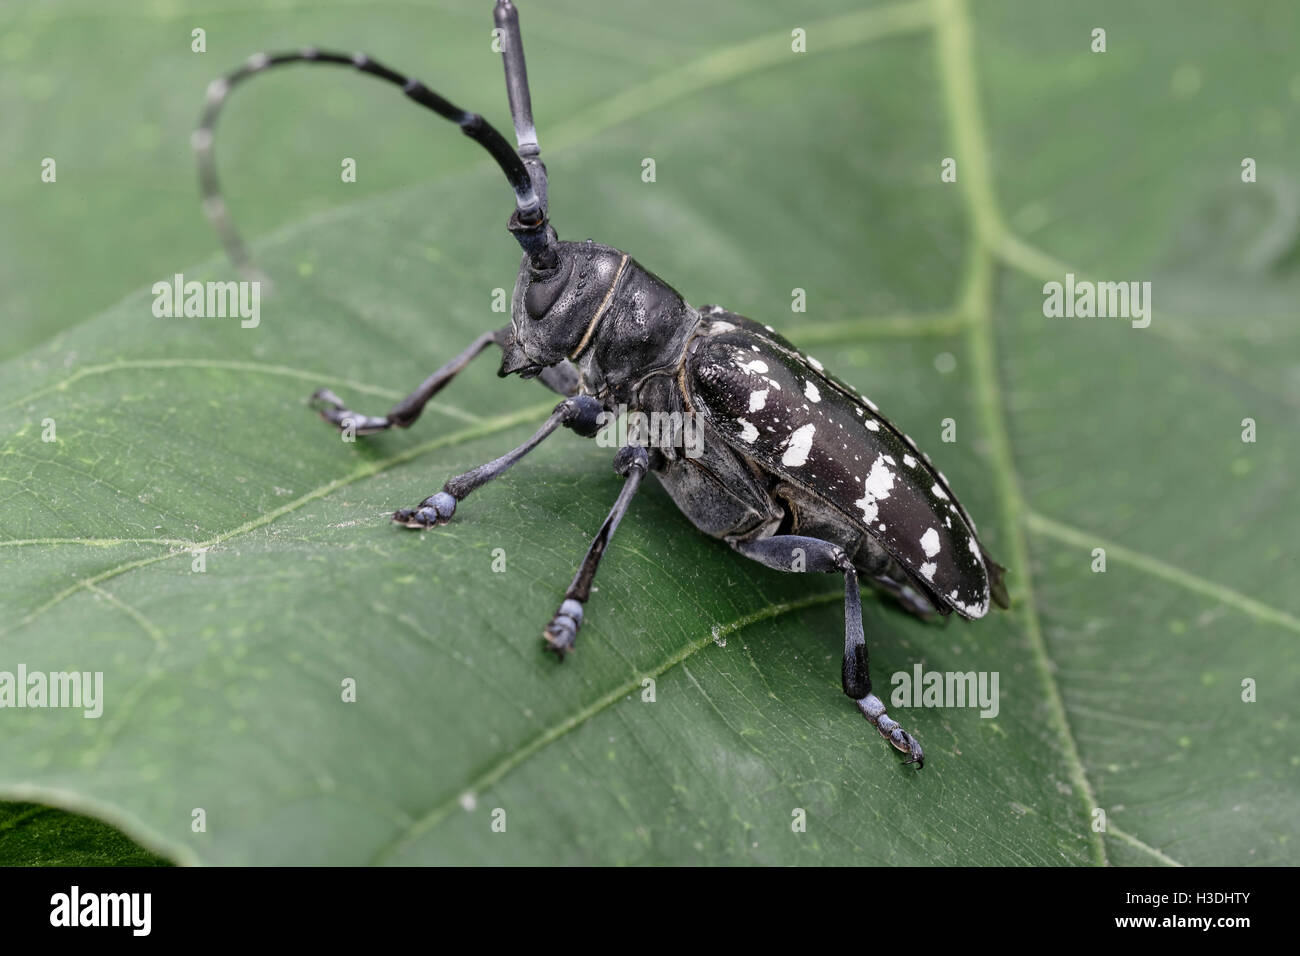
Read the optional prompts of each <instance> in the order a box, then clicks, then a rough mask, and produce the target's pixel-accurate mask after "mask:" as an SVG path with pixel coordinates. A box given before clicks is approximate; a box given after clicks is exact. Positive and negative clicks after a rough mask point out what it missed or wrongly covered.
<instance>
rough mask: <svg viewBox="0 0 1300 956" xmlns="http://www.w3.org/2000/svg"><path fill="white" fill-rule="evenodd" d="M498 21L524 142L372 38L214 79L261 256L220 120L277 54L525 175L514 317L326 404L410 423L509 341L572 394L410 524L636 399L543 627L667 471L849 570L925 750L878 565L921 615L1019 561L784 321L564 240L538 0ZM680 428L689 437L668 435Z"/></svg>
mask: <svg viewBox="0 0 1300 956" xmlns="http://www.w3.org/2000/svg"><path fill="white" fill-rule="evenodd" d="M494 17H495V21H496V25H497V28H498V33H497V36H498V37H499V39H500V41H501V44H502V55H503V56H502V59H503V61H504V64H505V75H506V90H507V93H508V95H509V100H510V111H511V115H512V116H513V119H514V125H515V133H516V138H517V140H518V144H519V149H518V152H516V151H515V150H514V149H513V148H512V147H511V146H510V144H509V143H508V142H506V140H505V139H504V138H503V137H502V136H501V134H500V133H498V132H497V131H496V130H495V129H494V128H493V127H492V126H491V124H489V123H488V122H487V121H486V120H484V119H483V118H482V117H481V116H479V115H477V114H475V113H468V112H466V111H464V110H462V109H460V108H459V107H457V106H454V105H452V104H451V103H449V102H448V101H447V100H445V99H443V98H442V97H441V96H439V95H438V94H437V93H435V92H433V91H432V90H430V89H429V88H428V87H426V86H425V85H424V84H422V83H420V82H419V81H418V80H412V79H408V78H407V77H405V76H403V75H402V74H400V73H397V72H395V71H393V70H390V69H389V68H388V67H386V66H383V65H382V64H380V63H378V62H376V61H375V60H373V59H371V58H370V57H368V56H365V55H363V54H346V53H331V52H327V51H323V50H316V49H305V50H301V51H298V52H294V53H279V54H258V55H257V56H254V57H252V58H250V59H249V60H248V61H247V62H246V63H245V65H244V66H243V67H242V68H240V69H239V70H236V71H235V72H234V73H232V74H230V75H228V76H226V77H224V78H222V79H219V80H216V81H214V82H213V84H212V85H211V86H210V87H209V88H208V99H207V105H206V108H205V110H204V113H203V116H202V119H201V121H200V125H199V128H198V130H197V131H196V132H195V134H194V140H193V143H194V147H195V149H196V151H197V152H198V157H199V167H200V181H201V185H202V188H203V195H204V210H205V212H206V213H207V214H208V216H209V218H210V219H211V220H212V222H213V224H214V226H215V227H216V228H217V230H218V232H219V233H220V235H221V237H222V239H223V241H224V242H225V245H226V248H227V250H228V251H229V252H230V255H231V257H232V259H234V261H235V263H236V264H237V265H239V266H240V267H241V268H243V269H245V270H247V269H248V265H249V263H248V257H247V255H246V254H245V251H244V248H243V245H242V243H241V242H240V241H239V237H238V235H237V234H236V232H235V230H234V228H233V226H232V224H231V222H230V220H229V218H228V216H227V215H226V210H225V204H224V203H223V201H222V200H221V198H220V193H219V190H218V186H217V179H216V174H215V171H214V167H213V158H212V142H213V137H212V129H213V125H214V123H215V121H216V118H217V114H218V112H219V110H220V108H221V105H222V103H223V102H224V100H225V98H226V96H227V94H228V93H229V92H230V90H231V88H232V87H233V86H234V85H235V84H237V83H238V82H240V81H241V80H243V79H245V78H247V77H249V76H251V75H253V74H255V73H258V72H261V71H263V70H266V69H268V68H270V67H274V66H282V65H285V64H290V63H321V64H330V65H336V66H347V67H352V68H355V69H357V70H360V71H361V72H363V73H368V74H370V75H371V76H375V77H378V78H380V79H382V80H385V81H387V82H389V83H393V84H395V85H397V86H400V87H401V88H402V92H403V93H405V94H406V95H407V96H408V97H410V98H411V99H412V100H414V101H415V102H416V103H419V104H420V105H421V106H425V107H427V108H428V109H431V110H433V111H434V112H435V113H437V114H438V115H439V116H442V117H444V118H446V119H449V120H451V121H453V122H455V123H457V124H458V125H459V126H460V128H461V130H462V131H463V132H464V133H465V134H466V135H467V136H469V137H470V138H472V139H473V140H474V141H475V142H477V143H479V144H480V145H481V146H483V147H484V148H485V149H486V150H487V151H488V152H489V153H490V154H491V155H492V158H493V159H494V160H496V162H497V164H498V165H499V166H500V167H501V169H502V171H503V172H504V173H505V175H506V179H507V180H509V182H510V185H511V187H512V188H513V189H514V193H515V202H516V208H515V211H514V213H513V214H512V215H511V217H510V221H509V223H508V224H507V228H508V229H509V230H510V232H511V233H512V234H513V235H514V236H515V238H516V239H517V240H518V241H519V244H520V245H521V246H522V247H523V250H524V257H523V261H522V263H521V264H520V267H519V277H518V279H517V280H516V283H515V289H514V297H513V300H512V302H511V321H510V325H509V326H507V327H506V328H503V329H499V330H497V331H495V332H488V333H485V334H483V335H481V336H479V338H477V339H476V340H475V341H474V342H473V343H471V345H470V346H469V347H468V348H467V349H465V351H463V352H462V353H461V354H460V355H458V356H456V357H455V358H454V359H452V360H451V361H450V362H448V363H447V364H446V365H444V366H443V367H442V368H440V369H438V370H437V371H436V372H434V373H433V374H432V375H431V376H429V378H427V379H426V380H425V381H424V382H422V383H421V384H420V386H419V387H418V388H417V389H416V390H415V391H414V392H412V393H411V394H410V395H409V396H407V397H406V398H405V399H403V400H402V401H401V402H399V403H398V404H397V405H396V406H394V407H393V409H392V410H391V411H389V413H388V414H387V415H384V416H382V417H379V416H372V415H362V414H359V413H357V412H354V411H352V410H351V409H349V408H347V407H346V406H345V405H344V403H343V401H342V400H341V399H340V398H339V397H338V396H336V395H335V394H334V393H333V392H331V391H329V390H328V389H321V390H319V391H317V392H316V393H315V394H314V395H313V396H312V398H313V401H314V402H315V403H316V405H317V407H318V409H319V411H320V414H321V416H322V417H323V418H324V419H325V420H326V421H329V422H332V423H333V424H334V425H336V426H338V427H340V428H343V429H347V430H349V431H352V432H354V433H356V434H363V435H364V434H371V433H374V432H378V431H383V430H384V429H388V428H392V427H394V426H396V427H398V428H406V427H409V426H410V425H411V424H412V423H414V422H415V420H416V419H417V418H419V416H420V412H421V411H422V410H423V408H424V406H425V404H427V403H428V401H429V400H430V399H431V398H433V396H434V395H436V394H437V393H438V392H439V391H440V390H441V389H442V387H443V386H444V385H446V384H447V383H448V382H449V381H451V379H452V378H453V377H454V376H455V375H456V374H457V373H458V372H459V371H460V370H461V369H463V368H464V367H465V366H466V365H468V364H469V362H470V360H471V359H473V358H474V357H475V356H476V355H478V354H479V353H480V352H482V351H483V350H484V349H486V348H487V347H488V346H489V345H497V346H499V347H500V348H501V350H502V352H503V357H502V362H501V369H500V372H499V374H500V375H502V376H505V375H510V374H518V375H520V376H522V377H524V378H533V377H537V378H539V379H540V380H541V381H542V382H543V383H544V384H545V385H547V386H548V387H549V388H551V389H552V390H554V391H556V392H558V393H560V394H561V395H564V396H565V399H564V401H562V402H560V404H559V405H557V406H556V407H555V411H554V412H553V413H552V414H551V416H550V418H548V419H547V421H546V422H545V424H543V425H542V427H541V428H540V429H539V430H538V431H537V433H536V434H534V435H533V436H532V438H530V439H529V440H528V441H526V442H524V444H522V445H520V446H519V447H518V448H516V449H514V450H513V451H511V452H509V453H508V454H506V455H503V456H502V457H501V458H498V459H496V460H495V461H491V462H488V463H487V464H485V465H481V466H480V467H478V468H475V469H473V470H472V471H469V472H467V473H465V474H463V475H459V476H457V477H455V478H452V479H451V480H450V481H448V482H447V483H446V485H445V486H444V487H443V490H442V491H440V492H438V493H436V494H433V495H430V496H429V497H428V498H426V499H425V500H424V501H422V502H420V504H419V505H417V506H416V507H414V508H402V509H400V510H398V511H397V512H395V513H394V515H393V520H394V521H396V522H398V523H400V524H403V525H405V526H406V527H408V528H428V527H431V526H434V525H439V524H445V523H446V522H447V521H449V520H450V519H451V517H452V515H453V514H454V513H455V511H456V506H457V504H458V503H459V502H460V501H462V500H463V499H464V498H465V496H466V495H468V494H469V493H470V492H471V491H473V490H474V489H475V488H477V487H479V486H480V485H483V484H486V483H487V482H489V481H491V480H492V479H493V478H496V477H498V476H500V475H501V474H503V473H504V472H505V471H506V470H507V469H508V468H510V467H511V466H512V465H513V464H514V463H515V462H517V461H518V460H519V459H520V458H522V457H523V456H524V455H526V454H527V453H528V452H530V451H531V450H532V449H533V448H535V447H537V445H539V444H540V443H541V442H542V441H543V440H544V439H545V438H546V437H547V436H548V435H550V434H551V433H552V432H554V431H555V430H556V429H557V428H559V427H560V426H561V425H564V426H565V427H567V428H570V429H572V430H574V431H576V432H577V433H578V434H580V435H583V436H585V437H593V436H594V435H596V433H597V431H598V429H599V428H600V426H601V424H602V422H606V423H607V422H608V420H609V418H610V417H611V415H612V414H613V413H614V412H616V411H618V412H626V413H628V415H629V417H632V416H637V421H638V425H637V427H636V428H634V429H633V433H632V434H631V435H630V436H629V438H628V440H627V442H626V443H625V444H624V445H623V447H621V448H620V449H619V451H618V453H617V455H616V456H615V459H614V467H615V470H616V471H617V472H618V473H619V474H620V475H622V476H623V477H624V478H625V481H624V485H623V489H622V492H621V493H620V494H619V496H618V500H617V501H616V502H615V503H614V506H613V508H612V509H611V510H610V512H609V516H608V517H607V518H606V519H605V522H604V524H603V525H602V526H601V528H600V531H599V532H598V533H597V534H596V537H595V538H594V540H593V541H592V543H591V547H590V548H589V550H588V551H587V555H586V557H585V558H584V559H583V562H582V564H581V566H580V567H579V568H578V572H577V574H576V575H575V576H574V578H573V583H572V584H571V585H570V586H569V589H568V591H567V592H566V593H565V595H564V600H563V602H562V603H561V604H560V606H559V609H558V610H557V611H556V613H555V615H554V617H553V618H552V619H551V622H550V623H549V624H548V625H547V626H546V628H545V630H544V632H543V636H544V638H545V641H546V647H547V649H549V650H552V651H554V652H555V654H556V656H557V657H559V658H560V659H563V657H564V655H565V654H566V653H567V652H568V651H570V650H572V649H573V645H574V639H575V637H576V636H577V632H578V629H579V628H580V627H581V626H582V617H583V606H584V605H585V604H586V602H587V599H588V598H589V597H590V594H591V585H592V580H593V579H594V577H595V575H596V569H597V567H598V565H599V563H600V559H601V557H602V555H603V554H604V552H605V549H606V547H607V546H608V544H609V540H610V537H611V536H612V535H613V533H614V530H615V528H617V526H618V523H619V520H620V519H621V518H622V517H623V514H624V513H625V512H626V511H627V508H628V505H629V504H630V503H631V500H632V497H633V496H634V495H635V494H636V491H637V488H638V487H639V486H640V484H641V480H642V478H644V476H645V475H646V473H647V472H653V473H654V474H655V476H656V477H657V478H658V479H659V481H660V482H661V483H662V484H663V486H664V487H665V488H666V489H667V491H668V494H669V495H671V496H672V498H673V500H674V501H675V502H676V503H677V506H678V507H679V508H680V509H681V510H682V512H683V513H684V514H685V515H686V517H687V518H689V519H690V521H691V522H692V524H694V525H695V526H696V527H697V528H699V529H700V530H701V531H703V532H705V533H706V534H710V535H713V536H714V537H717V538H721V539H723V540H725V541H727V542H728V543H729V544H730V545H731V546H732V547H733V548H735V549H736V550H737V551H739V552H740V553H741V554H743V555H745V556H747V557H750V558H753V559H754V560H755V561H759V562H761V563H762V564H765V565H767V566H768V567H772V568H776V569H777V570H781V571H801V572H802V571H807V572H823V573H828V572H840V573H842V574H843V575H844V615H845V629H844V659H843V665H842V669H841V679H842V685H843V688H844V693H845V694H847V695H848V696H849V697H850V698H852V699H853V701H854V702H855V703H856V704H857V706H858V709H859V710H860V711H861V712H862V714H863V715H864V716H865V717H866V718H867V720H869V721H870V722H871V723H872V724H873V725H874V726H875V727H876V728H877V729H878V730H879V731H880V733H881V735H883V736H884V737H885V739H886V740H888V741H889V742H890V743H891V744H893V745H894V747H896V748H897V749H899V750H900V751H903V752H904V753H906V754H908V760H907V762H908V763H912V762H915V763H916V764H917V765H918V766H920V765H922V763H923V756H922V753H921V747H920V745H919V744H918V743H917V742H916V740H915V739H914V738H913V737H912V736H911V735H910V734H908V733H907V732H906V731H904V730H903V729H902V728H901V727H900V726H899V725H898V723H897V721H895V720H893V719H892V718H890V717H889V716H888V715H887V714H886V713H885V706H884V704H883V703H882V702H881V701H880V699H879V698H878V697H877V696H876V695H874V694H873V693H871V678H870V676H869V674H868V665H867V647H866V643H865V641H864V639H863V634H862V606H861V600H860V597H859V593H858V575H860V574H861V575H865V576H866V578H867V580H868V581H870V582H871V583H872V584H873V585H874V586H875V587H876V588H877V589H879V590H880V591H883V592H884V593H886V594H888V595H890V596H892V597H893V598H894V599H896V600H897V601H898V603H899V604H901V606H902V607H903V608H904V609H906V610H907V611H909V612H911V613H913V614H916V615H918V616H922V617H928V616H930V615H932V614H941V615H946V614H949V613H951V612H952V611H956V612H957V613H958V614H959V615H960V616H962V617H964V618H968V619H975V618H980V617H983V616H984V615H985V614H986V613H987V612H988V609H989V601H990V599H992V600H993V601H995V602H997V603H998V604H999V605H1000V606H1002V607H1006V606H1007V603H1008V602H1007V595H1006V590H1005V588H1004V586H1003V583H1002V575H1003V571H1004V569H1003V568H1001V567H1000V566H999V565H998V564H997V563H995V562H994V561H993V560H992V559H990V558H989V557H988V555H986V554H985V553H984V550H983V548H981V546H980V544H979V537H978V535H977V534H976V532H975V525H974V522H972V521H971V519H970V516H969V515H967V514H966V511H965V509H963V508H962V507H961V505H960V504H958V502H957V499H956V498H955V497H954V496H953V494H952V491H951V490H950V489H949V487H948V483H947V481H946V479H945V478H944V477H943V475H942V474H941V473H940V472H939V471H938V470H936V469H935V468H934V467H933V466H932V465H931V464H930V460H929V458H928V456H926V455H924V454H923V453H922V452H920V451H919V450H918V449H917V447H916V446H915V445H914V444H913V443H912V441H911V439H910V438H908V437H907V436H906V435H904V434H903V433H902V432H901V431H900V430H899V429H897V428H895V427H894V426H893V425H892V424H890V422H888V421H887V420H886V419H885V418H883V417H882V416H881V415H880V414H879V413H878V411H877V409H876V406H875V405H874V404H872V402H871V401H870V399H867V398H865V397H863V396H861V395H859V394H858V393H857V391H856V390H855V389H853V388H852V387H850V386H848V385H846V384H844V383H843V382H841V381H840V380H839V379H837V378H835V377H834V376H832V375H830V374H828V373H827V372H826V371H825V370H824V369H823V368H822V366H821V365H820V364H819V363H818V362H817V361H816V360H815V359H812V358H809V357H808V356H806V355H804V354H803V353H801V352H800V351H799V350H798V349H796V348H795V347H794V346H793V345H791V344H790V343H789V342H787V341H786V340H785V339H784V338H782V337H781V336H780V335H779V334H777V333H776V332H775V331H774V330H773V329H772V328H771V326H765V325H760V324H758V323H756V322H753V321H751V320H749V319H747V318H744V317H743V316H740V315H736V314H734V313H731V312H728V311H726V310H725V309H722V308H720V307H718V306H703V307H702V308H700V309H694V308H692V307H691V306H690V305H688V304H687V303H686V301H685V300H684V299H683V298H682V297H681V296H680V295H679V294H678V293H677V292H676V291H675V290H674V289H673V288H672V287H671V286H669V285H668V284H667V283H666V282H664V281H663V280H662V279H660V278H659V277H658V276H656V275H654V274H653V273H651V272H649V271H648V270H646V269H644V268H643V267H642V266H641V265H640V264H638V263H637V262H636V260H634V259H632V258H631V257H630V256H629V255H628V254H627V253H625V252H621V251H619V250H618V249H614V248H611V247H610V246H605V245H600V244H598V243H594V242H591V241H590V240H588V241H586V242H562V241H560V239H559V237H558V236H557V235H556V232H555V230H554V228H552V226H551V225H550V222H549V220H548V216H547V203H546V168H545V166H544V165H543V164H542V162H541V159H540V148H539V146H538V142H537V133H536V130H535V128H534V126H533V118H532V104H531V102H530V99H529V92H528V76H527V72H526V70H525V67H524V53H523V44H522V41H521V39H520V35H519V17H518V13H517V11H516V10H515V7H514V5H513V4H512V3H511V2H510V0H497V3H496V8H495V11H494ZM661 422H669V423H671V427H665V428H664V429H663V431H662V433H659V432H657V431H656V428H655V426H656V424H657V423H661ZM682 422H690V423H691V424H692V425H693V426H695V427H696V429H697V431H698V435H697V437H698V438H699V439H701V440H700V441H699V446H698V448H693V449H690V450H688V449H686V448H685V447H684V446H683V447H678V446H679V444H683V443H682V442H681V441H680V439H681V437H682V434H683V432H682V430H681V427H680V425H681V423H682ZM643 423H649V426H650V427H649V431H647V430H646V428H643V427H641V426H642V424H643ZM664 434H667V435H669V436H670V438H669V440H653V439H654V438H655V437H656V435H657V436H658V438H660V439H662V438H663V436H664ZM690 451H694V452H696V453H694V454H692V453H690Z"/></svg>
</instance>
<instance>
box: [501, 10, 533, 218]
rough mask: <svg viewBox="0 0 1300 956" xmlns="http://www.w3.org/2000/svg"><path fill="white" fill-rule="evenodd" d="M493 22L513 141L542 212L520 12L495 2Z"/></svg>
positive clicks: (530, 96) (531, 100)
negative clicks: (513, 127) (498, 32)
mask: <svg viewBox="0 0 1300 956" xmlns="http://www.w3.org/2000/svg"><path fill="white" fill-rule="evenodd" d="M492 19H493V20H494V21H495V22H496V25H497V29H498V30H500V31H501V62H502V64H503V65H504V66H505V71H506V96H507V97H509V99H510V118H511V119H512V120H513V121H514V124H515V141H516V142H518V144H519V155H520V156H521V157H522V158H523V161H524V165H525V166H527V167H528V171H529V172H530V173H531V174H532V177H533V188H534V189H536V190H537V195H538V196H539V197H540V198H541V200H542V209H543V210H545V209H546V166H545V165H544V164H543V163H542V158H541V157H542V147H541V144H540V143H538V142H537V127H536V125H534V123H533V99H532V95H531V94H530V93H529V91H528V67H527V65H525V63H524V40H523V37H522V36H520V33H519V11H518V10H517V9H516V8H515V5H514V4H513V3H511V2H510V0H497V5H496V7H495V8H493V10H492Z"/></svg>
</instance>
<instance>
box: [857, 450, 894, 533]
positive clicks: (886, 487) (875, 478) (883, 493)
mask: <svg viewBox="0 0 1300 956" xmlns="http://www.w3.org/2000/svg"><path fill="white" fill-rule="evenodd" d="M884 459H885V456H884V455H881V456H879V457H878V458H876V460H875V461H874V462H873V463H872V465H871V471H870V472H868V474H867V477H866V480H865V481H864V482H863V483H862V484H863V493H862V497H861V498H859V499H858V500H857V501H855V502H853V503H854V504H855V505H857V506H858V507H859V508H861V509H862V516H863V517H864V518H865V519H866V521H867V523H868V524H870V523H871V522H872V521H875V520H876V512H877V511H878V510H879V508H878V506H877V502H879V501H880V500H881V499H884V498H888V497H889V494H890V492H891V491H892V490H893V488H894V473H893V472H892V471H890V470H889V466H888V465H886V464H885V460H884Z"/></svg>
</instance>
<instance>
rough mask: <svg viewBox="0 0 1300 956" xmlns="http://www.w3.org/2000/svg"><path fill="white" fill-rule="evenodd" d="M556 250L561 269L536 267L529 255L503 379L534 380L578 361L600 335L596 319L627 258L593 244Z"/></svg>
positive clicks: (556, 244)
mask: <svg viewBox="0 0 1300 956" xmlns="http://www.w3.org/2000/svg"><path fill="white" fill-rule="evenodd" d="M550 249H552V250H553V251H554V253H555V257H556V265H555V267H554V268H551V269H538V268H536V267H535V266H534V265H533V264H532V262H531V260H530V259H529V258H528V256H527V255H525V256H524V259H523V262H521V263H520V265H519V278H518V279H516V280H515V292H514V296H513V298H512V299H511V302H510V325H511V330H512V334H511V336H510V340H509V341H508V342H507V343H506V345H505V354H504V355H503V356H502V360H501V374H502V375H509V374H511V373H513V372H518V373H519V374H520V375H522V376H523V377H525V378H531V377H532V376H534V375H536V374H537V373H538V372H540V371H541V370H542V369H543V368H545V367H546V366H549V365H555V364H557V363H559V362H562V361H564V360H565V359H568V358H573V357H576V355H577V353H578V352H580V351H581V350H582V349H583V348H585V347H586V345H587V344H588V342H589V341H590V339H591V336H592V334H593V333H594V331H595V320H596V318H597V317H598V316H599V315H600V314H601V311H602V309H603V308H605V307H607V306H608V300H609V297H610V294H611V292H612V291H613V288H614V283H615V282H616V281H617V279H618V275H619V269H620V266H621V265H622V263H623V259H624V255H623V253H622V252H620V251H619V250H617V249H614V248H612V247H610V246H605V245H601V244H600V243H596V242H592V241H591V240H590V239H589V240H587V241H586V242H560V241H558V240H555V241H553V242H552V243H551V245H550Z"/></svg>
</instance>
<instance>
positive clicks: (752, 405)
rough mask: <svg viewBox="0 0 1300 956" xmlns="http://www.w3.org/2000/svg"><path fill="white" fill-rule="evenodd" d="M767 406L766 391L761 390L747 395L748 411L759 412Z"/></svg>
mask: <svg viewBox="0 0 1300 956" xmlns="http://www.w3.org/2000/svg"><path fill="white" fill-rule="evenodd" d="M766 404H767V389H765V388H761V389H757V390H755V391H752V392H750V393H749V410H750V411H751V412H759V411H762V410H763V406H764V405H766Z"/></svg>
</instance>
